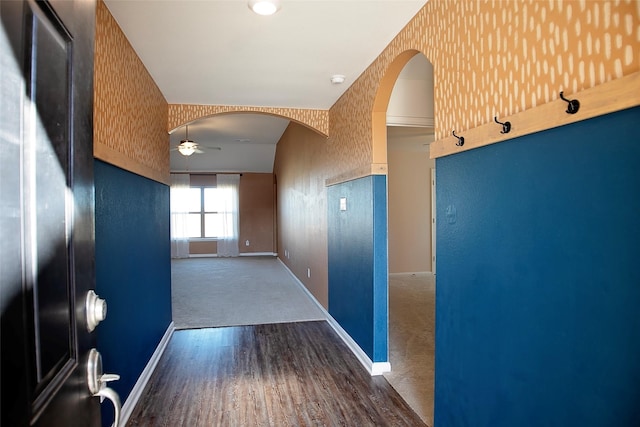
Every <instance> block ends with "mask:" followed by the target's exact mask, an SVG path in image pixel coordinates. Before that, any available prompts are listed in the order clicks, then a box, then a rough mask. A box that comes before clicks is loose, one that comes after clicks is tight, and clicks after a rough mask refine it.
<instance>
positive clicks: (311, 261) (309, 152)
mask: <svg viewBox="0 0 640 427" xmlns="http://www.w3.org/2000/svg"><path fill="white" fill-rule="evenodd" d="M326 150H327V139H326V138H325V137H323V136H321V135H319V134H318V133H316V132H313V131H311V130H309V129H307V128H305V127H304V126H301V125H298V124H296V123H291V124H290V125H289V127H287V129H286V130H285V132H284V134H283V135H282V138H281V139H280V141H279V142H278V145H277V147H276V157H275V163H274V174H275V180H276V182H277V197H276V199H277V207H276V209H277V212H278V214H277V226H276V228H277V249H278V257H279V258H280V259H281V260H282V261H283V262H284V263H285V264H286V265H287V267H288V268H289V269H290V270H291V271H292V272H293V273H294V274H295V275H296V277H298V279H299V280H300V281H301V282H302V283H304V285H305V286H306V287H307V289H308V290H309V291H310V292H311V294H313V296H314V297H315V298H316V299H317V300H318V301H319V302H320V304H322V305H323V306H324V307H325V308H327V307H328V286H327V274H328V272H327V193H326V188H325V185H324V184H325V179H326V178H327V173H328V171H327V165H326V161H327V156H326ZM309 272H310V274H307V273H309ZM308 276H310V277H308Z"/></svg>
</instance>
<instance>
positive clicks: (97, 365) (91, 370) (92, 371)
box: [87, 348, 122, 427]
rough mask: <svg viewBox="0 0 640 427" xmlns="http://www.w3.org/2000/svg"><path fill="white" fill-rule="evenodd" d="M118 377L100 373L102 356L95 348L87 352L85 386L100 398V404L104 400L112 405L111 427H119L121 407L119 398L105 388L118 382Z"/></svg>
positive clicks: (109, 389)
mask: <svg viewBox="0 0 640 427" xmlns="http://www.w3.org/2000/svg"><path fill="white" fill-rule="evenodd" d="M119 379H120V375H117V374H104V373H103V372H102V356H101V355H100V353H99V352H98V350H96V349H95V348H92V349H91V351H90V352H89V360H88V362H87V385H88V386H89V391H90V392H91V395H92V396H97V397H100V402H101V403H102V401H103V400H104V399H108V400H110V401H111V403H113V407H114V411H115V414H114V421H113V424H112V426H111V427H119V425H120V410H121V409H122V405H121V404H120V397H119V396H118V393H116V392H115V390H113V389H112V388H110V387H107V382H109V381H115V380H119Z"/></svg>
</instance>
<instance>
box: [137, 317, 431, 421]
mask: <svg viewBox="0 0 640 427" xmlns="http://www.w3.org/2000/svg"><path fill="white" fill-rule="evenodd" d="M424 425H425V424H424V423H423V422H422V421H421V420H420V417H418V415H416V413H415V412H413V410H412V409H411V408H410V407H409V406H408V405H407V404H406V403H405V402H404V401H403V400H402V398H401V397H400V395H398V393H397V392H396V391H395V390H394V389H393V388H392V387H391V386H390V385H389V383H388V382H387V381H386V379H385V378H384V377H382V376H377V377H371V376H370V375H369V374H368V373H367V372H366V371H365V370H364V368H363V367H362V366H361V365H360V363H359V362H358V361H357V359H356V358H355V356H354V355H353V354H352V353H351V352H350V350H349V349H348V348H347V346H346V345H345V344H344V343H343V342H342V341H341V340H340V338H339V337H338V336H337V335H336V333H335V332H334V331H333V329H332V328H331V327H330V326H329V324H328V323H327V322H325V321H317V322H299V323H279V324H269V325H257V326H236V327H228V328H208V329H192V330H181V331H176V332H174V334H173V337H172V338H171V341H170V342H169V345H168V346H167V349H166V350H165V353H164V355H163V356H162V358H161V360H160V362H159V363H158V366H157V368H156V370H155V372H154V374H153V375H152V377H151V379H150V381H149V383H148V384H147V387H146V388H145V391H144V393H143V395H142V397H141V398H140V400H139V402H138V404H137V405H136V407H135V409H134V411H133V413H132V415H131V417H130V419H129V422H128V423H127V426H167V427H169V426H171V427H176V426H190V427H192V426H193V427H195V426H234V427H235V426H243V427H244V426H358V427H364V426H424Z"/></svg>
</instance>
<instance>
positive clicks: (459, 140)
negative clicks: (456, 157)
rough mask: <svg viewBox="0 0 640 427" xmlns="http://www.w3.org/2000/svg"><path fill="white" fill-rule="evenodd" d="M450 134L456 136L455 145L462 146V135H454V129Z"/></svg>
mask: <svg viewBox="0 0 640 427" xmlns="http://www.w3.org/2000/svg"><path fill="white" fill-rule="evenodd" d="M451 134H452V135H453V136H455V137H456V138H458V142H456V145H457V146H458V147H462V146H463V145H464V136H458V135H456V131H455V130H454V131H451Z"/></svg>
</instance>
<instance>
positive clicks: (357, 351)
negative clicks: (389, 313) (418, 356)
mask: <svg viewBox="0 0 640 427" xmlns="http://www.w3.org/2000/svg"><path fill="white" fill-rule="evenodd" d="M278 261H280V263H281V264H282V265H283V267H284V268H285V269H286V270H287V271H288V272H289V274H291V277H293V279H294V280H295V282H296V283H297V284H298V286H300V288H301V289H302V290H303V291H304V292H305V293H306V294H307V295H308V296H309V298H311V300H312V301H313V302H314V303H315V304H316V305H317V306H318V308H319V309H320V310H321V311H322V313H324V315H325V317H326V318H327V322H329V325H331V327H332V328H333V330H334V331H336V333H337V334H338V336H339V337H340V338H341V339H342V341H343V342H344V343H345V344H346V345H347V347H349V350H351V352H352V353H353V354H354V355H355V356H356V358H357V359H358V361H359V362H360V364H361V365H362V366H364V368H365V369H366V370H367V372H369V374H370V375H372V376H373V375H382V374H384V373H385V372H391V363H389V362H373V361H371V359H369V356H368V355H367V353H365V352H364V350H362V348H360V346H359V345H358V343H356V342H355V341H354V339H353V338H351V335H349V334H348V333H347V331H345V330H344V329H343V328H342V326H340V324H339V323H338V322H337V321H336V319H334V318H333V316H331V315H330V314H329V312H328V311H327V310H326V309H325V308H324V307H323V306H322V304H320V303H319V302H318V300H317V299H316V297H314V296H313V294H312V293H311V292H309V290H308V289H307V287H306V286H305V285H304V284H303V283H302V282H301V281H300V279H298V278H297V277H296V275H295V274H293V272H292V271H291V270H290V269H289V267H287V265H286V264H285V263H284V262H282V260H281V259H280V258H278Z"/></svg>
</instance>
